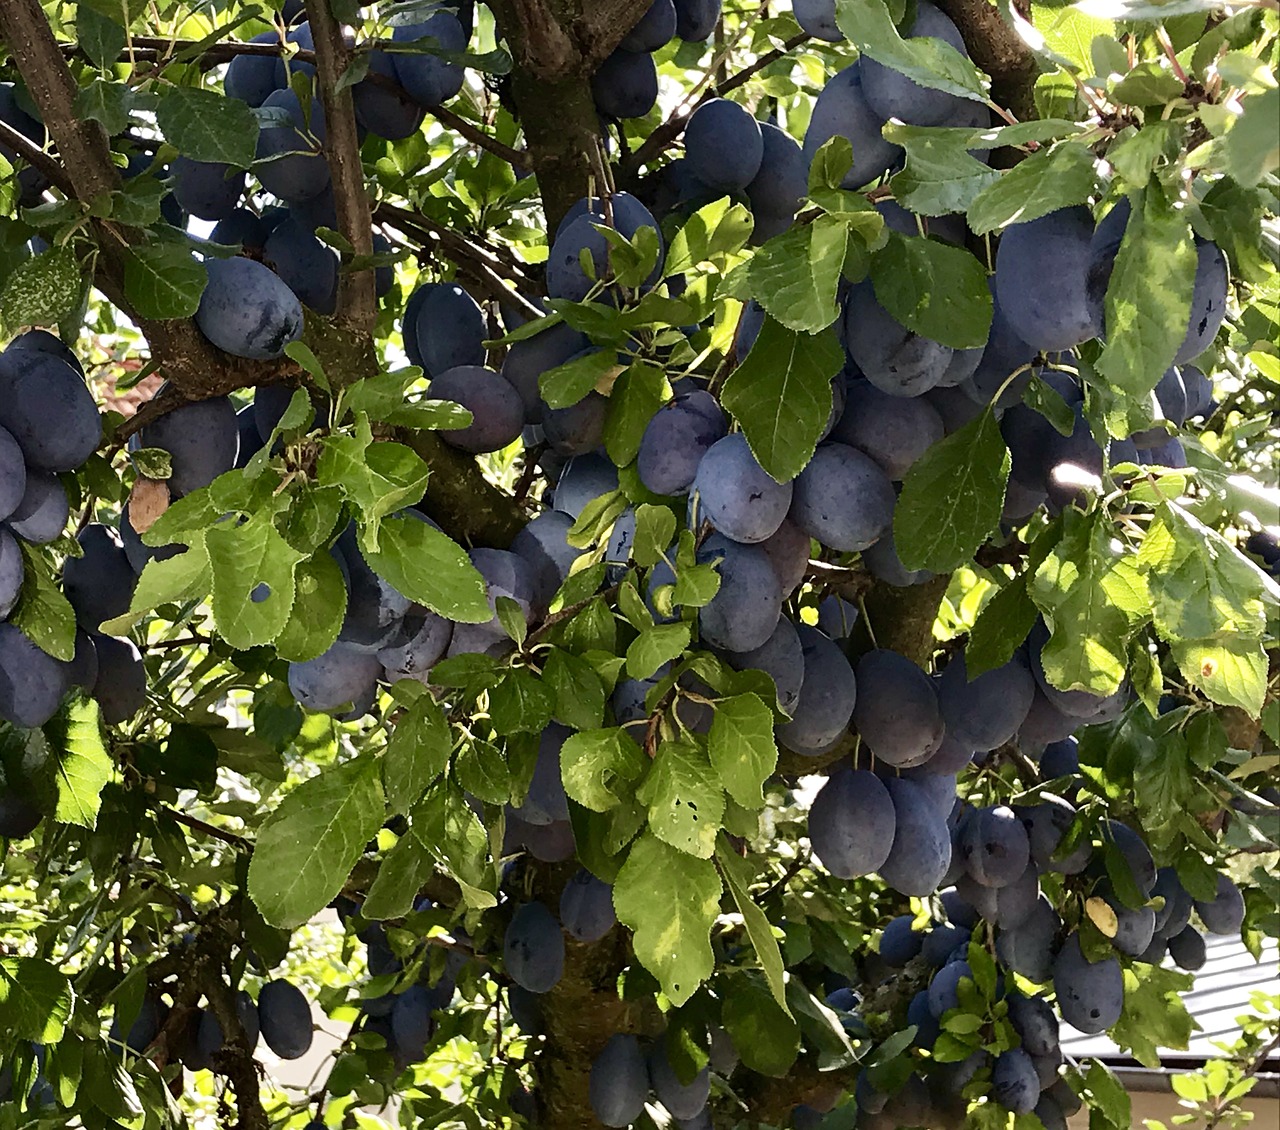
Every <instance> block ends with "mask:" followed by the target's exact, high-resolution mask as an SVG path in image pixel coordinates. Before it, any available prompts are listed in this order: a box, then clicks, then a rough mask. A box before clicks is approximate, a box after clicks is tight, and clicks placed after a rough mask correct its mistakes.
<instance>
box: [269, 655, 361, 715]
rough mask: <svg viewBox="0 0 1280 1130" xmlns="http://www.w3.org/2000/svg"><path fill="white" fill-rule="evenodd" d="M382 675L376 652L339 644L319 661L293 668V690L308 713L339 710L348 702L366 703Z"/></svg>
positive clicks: (309, 661)
mask: <svg viewBox="0 0 1280 1130" xmlns="http://www.w3.org/2000/svg"><path fill="white" fill-rule="evenodd" d="M381 672H382V665H381V664H380V663H379V662H378V656H377V654H376V653H375V652H372V651H369V650H368V649H366V648H361V647H353V646H351V645H350V644H342V643H336V644H334V645H333V646H332V647H331V648H329V650H328V651H326V652H325V653H324V654H323V655H320V656H317V657H316V658H315V659H310V660H308V661H307V662H305V663H291V664H289V690H290V691H291V692H292V694H293V697H294V698H295V699H297V700H298V702H299V703H301V704H302V705H303V706H305V707H306V708H307V709H308V710H321V711H330V710H337V709H338V708H339V707H340V706H342V705H344V704H345V703H348V702H353V703H361V702H363V701H364V700H365V699H366V698H367V697H368V695H369V694H370V693H371V692H372V691H373V689H374V687H375V686H376V685H377V681H378V676H379V675H380V674H381Z"/></svg>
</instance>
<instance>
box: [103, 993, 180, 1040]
mask: <svg viewBox="0 0 1280 1130" xmlns="http://www.w3.org/2000/svg"><path fill="white" fill-rule="evenodd" d="M168 1012H169V1010H168V1008H167V1007H166V1006H165V1005H164V1004H163V1002H161V1001H158V1000H157V999H156V998H155V997H153V996H152V995H151V994H150V993H147V994H146V995H145V996H144V997H143V998H142V1006H141V1007H140V1008H139V1009H138V1015H137V1016H135V1017H134V1019H133V1022H132V1023H131V1024H130V1025H129V1030H128V1032H121V1030H120V1017H119V1016H116V1017H115V1019H114V1020H113V1021H112V1023H111V1036H110V1038H111V1039H112V1040H114V1041H116V1042H118V1043H123V1044H124V1046H125V1047H127V1048H128V1049H129V1050H130V1051H131V1052H133V1053H134V1054H135V1055H141V1054H142V1053H143V1052H145V1051H146V1050H147V1048H148V1047H150V1046H151V1042H152V1041H153V1040H154V1039H155V1038H156V1036H157V1035H159V1033H160V1027H161V1025H162V1024H163V1023H164V1021H165V1019H166V1017H167V1016H168Z"/></svg>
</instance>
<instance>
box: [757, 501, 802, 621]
mask: <svg viewBox="0 0 1280 1130" xmlns="http://www.w3.org/2000/svg"><path fill="white" fill-rule="evenodd" d="M793 489H794V488H793ZM760 548H761V549H763V550H764V552H765V556H767V557H768V558H769V564H771V565H772V566H773V571H774V572H775V573H776V574H777V575H778V583H779V584H780V585H781V586H782V596H783V599H786V598H787V597H789V596H790V595H791V594H792V593H794V592H795V591H796V589H798V588H799V587H800V583H801V582H802V581H803V580H804V575H805V573H806V572H807V571H808V568H809V550H810V548H811V545H810V538H809V535H808V534H806V533H805V532H804V531H803V530H802V529H801V528H800V527H799V526H797V525H796V524H795V523H794V522H793V521H791V519H790V518H784V519H783V520H782V524H781V525H780V526H779V527H778V528H777V529H776V530H774V531H773V533H772V534H770V535H769V536H768V537H767V538H765V540H764V541H762V542H761V543H760Z"/></svg>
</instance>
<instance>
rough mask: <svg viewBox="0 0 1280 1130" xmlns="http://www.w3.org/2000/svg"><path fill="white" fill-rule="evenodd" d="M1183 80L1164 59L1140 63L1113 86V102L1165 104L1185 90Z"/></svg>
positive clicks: (1140, 104)
mask: <svg viewBox="0 0 1280 1130" xmlns="http://www.w3.org/2000/svg"><path fill="white" fill-rule="evenodd" d="M1183 89H1184V86H1183V82H1182V80H1181V79H1180V78H1178V76H1177V75H1175V74H1174V73H1173V72H1172V71H1171V70H1170V69H1169V67H1168V64H1167V63H1165V62H1164V61H1163V60H1161V61H1160V62H1156V61H1155V60H1150V61H1148V62H1144V63H1138V64H1137V65H1136V66H1134V67H1133V68H1132V69H1131V70H1130V71H1129V73H1128V74H1126V75H1125V76H1124V78H1122V79H1121V80H1120V81H1119V82H1118V83H1116V84H1115V85H1114V86H1113V87H1112V88H1111V99H1112V101H1113V102H1117V103H1120V104H1121V105H1125V106H1138V107H1142V106H1163V105H1164V104H1165V103H1166V102H1168V101H1170V100H1171V99H1173V98H1177V97H1178V95H1179V94H1181V93H1182V92H1183Z"/></svg>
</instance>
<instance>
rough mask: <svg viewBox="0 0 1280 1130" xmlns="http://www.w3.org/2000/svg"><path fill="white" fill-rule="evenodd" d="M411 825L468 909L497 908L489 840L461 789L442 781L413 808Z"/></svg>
mask: <svg viewBox="0 0 1280 1130" xmlns="http://www.w3.org/2000/svg"><path fill="white" fill-rule="evenodd" d="M410 821H411V823H412V826H413V827H414V828H415V829H416V832H415V835H416V836H417V837H418V840H419V841H420V842H421V843H423V844H425V845H426V847H427V850H428V851H430V852H431V854H432V856H433V858H434V859H435V860H436V862H437V863H438V864H439V865H440V866H441V867H442V868H443V869H444V870H445V871H446V872H447V873H448V874H449V875H451V876H452V877H453V878H454V880H455V881H456V882H457V883H458V885H459V887H461V888H462V898H463V902H464V903H466V905H467V906H468V907H470V908H471V909H473V910H486V909H488V908H489V907H491V906H496V905H497V903H498V900H497V897H496V895H495V893H494V892H495V891H496V890H497V876H496V875H495V874H494V869H493V866H492V864H491V863H490V860H489V837H488V834H487V833H486V832H485V828H484V825H483V824H481V823H480V820H479V818H478V817H477V816H476V814H475V813H474V812H472V811H471V808H470V806H469V805H468V804H467V798H466V797H464V796H463V795H462V790H461V789H460V788H458V787H457V786H456V785H454V784H453V783H452V782H451V781H450V780H449V779H448V778H447V777H444V778H441V779H440V780H439V781H437V782H436V783H435V784H433V785H432V786H431V787H430V788H429V789H428V790H427V793H426V796H424V797H423V798H422V799H421V800H420V801H419V802H418V803H417V804H416V805H414V808H413V812H412V813H411V814H410Z"/></svg>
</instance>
